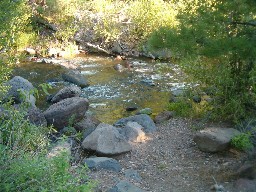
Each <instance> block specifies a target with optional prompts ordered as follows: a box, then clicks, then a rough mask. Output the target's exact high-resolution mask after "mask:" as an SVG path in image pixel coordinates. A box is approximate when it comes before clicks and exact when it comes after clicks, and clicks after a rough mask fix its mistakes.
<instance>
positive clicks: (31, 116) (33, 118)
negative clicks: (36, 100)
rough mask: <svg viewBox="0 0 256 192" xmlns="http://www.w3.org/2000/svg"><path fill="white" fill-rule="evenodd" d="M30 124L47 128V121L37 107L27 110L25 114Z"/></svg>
mask: <svg viewBox="0 0 256 192" xmlns="http://www.w3.org/2000/svg"><path fill="white" fill-rule="evenodd" d="M25 118H27V119H28V120H29V121H30V122H31V123H32V124H34V125H37V126H45V127H46V126H47V121H46V119H45V117H44V114H43V112H42V111H41V110H40V109H38V108H37V107H31V108H29V109H28V112H27V114H26V115H25Z"/></svg>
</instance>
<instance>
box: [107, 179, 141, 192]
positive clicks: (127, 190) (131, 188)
mask: <svg viewBox="0 0 256 192" xmlns="http://www.w3.org/2000/svg"><path fill="white" fill-rule="evenodd" d="M108 192H145V191H144V190H142V189H140V188H138V187H136V186H135V185H133V184H131V183H129V182H127V181H120V182H119V183H118V184H116V185H115V186H114V187H113V188H111V189H109V190H108Z"/></svg>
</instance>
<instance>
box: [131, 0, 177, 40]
mask: <svg viewBox="0 0 256 192" xmlns="http://www.w3.org/2000/svg"><path fill="white" fill-rule="evenodd" d="M129 3H130V5H129V7H128V8H127V10H126V14H127V15H128V16H129V18H131V22H132V23H133V25H132V27H131V28H132V29H131V30H132V31H133V33H134V35H135V36H136V37H137V38H139V39H140V40H141V38H142V40H145V39H146V38H147V37H148V36H149V35H150V34H151V33H152V32H153V31H155V30H156V29H159V28H161V27H175V26H176V25H177V23H178V22H177V20H176V15H177V13H178V12H177V10H176V8H175V4H174V3H173V2H172V1H163V0H143V1H137V0H136V1H131V2H129Z"/></svg>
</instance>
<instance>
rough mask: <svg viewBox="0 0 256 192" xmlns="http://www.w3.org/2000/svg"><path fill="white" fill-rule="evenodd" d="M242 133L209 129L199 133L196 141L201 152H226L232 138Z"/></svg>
mask: <svg viewBox="0 0 256 192" xmlns="http://www.w3.org/2000/svg"><path fill="white" fill-rule="evenodd" d="M239 133H240V132H239V131H238V130H236V129H233V128H207V129H204V130H201V131H200V132H198V133H197V134H196V135H195V137H194V141H195V143H196V144H197V146H198V148H199V149H200V150H201V151H205V152H218V151H223V150H226V149H227V148H228V147H229V145H230V142H231V138H232V137H234V136H236V135H238V134H239Z"/></svg>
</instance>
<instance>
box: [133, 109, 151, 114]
mask: <svg viewBox="0 0 256 192" xmlns="http://www.w3.org/2000/svg"><path fill="white" fill-rule="evenodd" d="M139 114H146V115H151V114H152V109H151V108H145V109H141V110H140V111H139V112H138V113H137V115H139Z"/></svg>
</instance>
